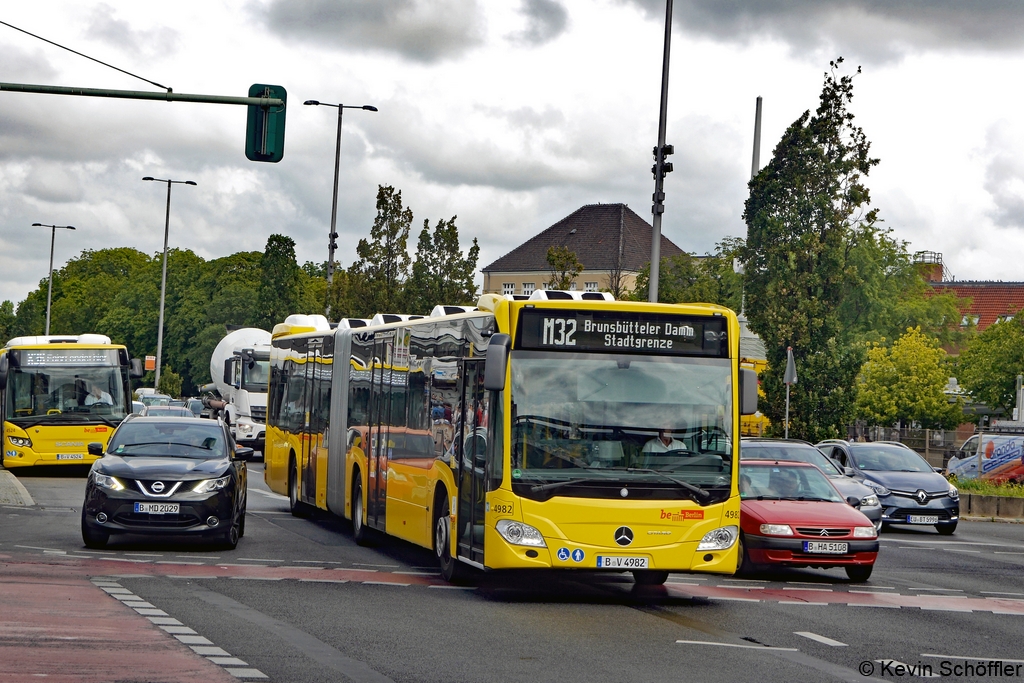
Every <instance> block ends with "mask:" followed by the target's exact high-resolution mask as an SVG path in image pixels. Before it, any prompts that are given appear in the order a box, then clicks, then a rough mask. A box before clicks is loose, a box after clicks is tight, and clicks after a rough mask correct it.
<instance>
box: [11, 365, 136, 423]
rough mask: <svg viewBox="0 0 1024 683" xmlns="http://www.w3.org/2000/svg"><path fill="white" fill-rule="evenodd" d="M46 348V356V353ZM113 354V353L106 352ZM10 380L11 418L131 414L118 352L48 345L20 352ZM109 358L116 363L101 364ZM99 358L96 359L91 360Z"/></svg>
mask: <svg viewBox="0 0 1024 683" xmlns="http://www.w3.org/2000/svg"><path fill="white" fill-rule="evenodd" d="M43 354H45V357H43ZM108 354H109V355H111V358H104V356H107V355H108ZM21 356H22V357H21V359H20V362H18V363H17V365H15V364H14V363H12V367H11V373H10V377H9V379H8V382H7V397H6V398H7V400H6V401H5V404H6V414H5V417H6V419H8V420H10V421H11V422H13V423H15V424H18V425H22V426H25V425H26V423H33V424H41V423H43V422H47V423H54V424H58V423H66V422H68V421H69V420H70V421H75V422H80V421H83V420H87V421H90V422H93V421H95V422H106V423H110V422H112V421H117V422H120V421H121V420H122V419H123V418H124V417H125V416H126V415H127V412H126V402H125V395H124V376H123V372H122V368H121V367H120V366H119V364H117V362H116V361H117V352H116V351H115V352H112V354H111V353H110V352H107V351H95V352H92V356H89V357H88V358H86V357H85V356H83V352H80V351H77V350H76V351H68V352H65V353H62V352H61V351H60V350H56V349H54V350H47V351H45V352H41V353H36V352H33V351H24V352H21ZM103 360H107V361H108V362H110V363H111V364H109V365H106V364H102V365H101V364H100V363H102V361H103ZM91 363H95V364H91Z"/></svg>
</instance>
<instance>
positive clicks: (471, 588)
mask: <svg viewBox="0 0 1024 683" xmlns="http://www.w3.org/2000/svg"><path fill="white" fill-rule="evenodd" d="M427 588H446V589H448V590H450V591H475V590H476V586H427Z"/></svg>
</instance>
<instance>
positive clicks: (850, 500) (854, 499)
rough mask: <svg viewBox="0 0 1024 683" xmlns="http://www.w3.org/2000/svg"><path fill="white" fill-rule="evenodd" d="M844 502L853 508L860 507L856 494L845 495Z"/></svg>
mask: <svg viewBox="0 0 1024 683" xmlns="http://www.w3.org/2000/svg"><path fill="white" fill-rule="evenodd" d="M846 502H847V503H849V504H850V505H852V506H853V507H855V508H856V507H860V498H858V497H857V496H847V497H846Z"/></svg>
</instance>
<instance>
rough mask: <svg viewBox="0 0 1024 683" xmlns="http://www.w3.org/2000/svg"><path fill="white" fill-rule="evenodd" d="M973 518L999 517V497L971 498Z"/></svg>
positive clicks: (975, 496)
mask: <svg viewBox="0 0 1024 683" xmlns="http://www.w3.org/2000/svg"><path fill="white" fill-rule="evenodd" d="M971 516H973V517H998V516H999V496H977V495H972V496H971Z"/></svg>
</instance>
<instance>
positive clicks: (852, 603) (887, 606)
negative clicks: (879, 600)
mask: <svg viewBox="0 0 1024 683" xmlns="http://www.w3.org/2000/svg"><path fill="white" fill-rule="evenodd" d="M847 605H848V606H850V607H885V608H888V609H899V608H900V606H899V605H873V604H870V603H866V602H849V603H847Z"/></svg>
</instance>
